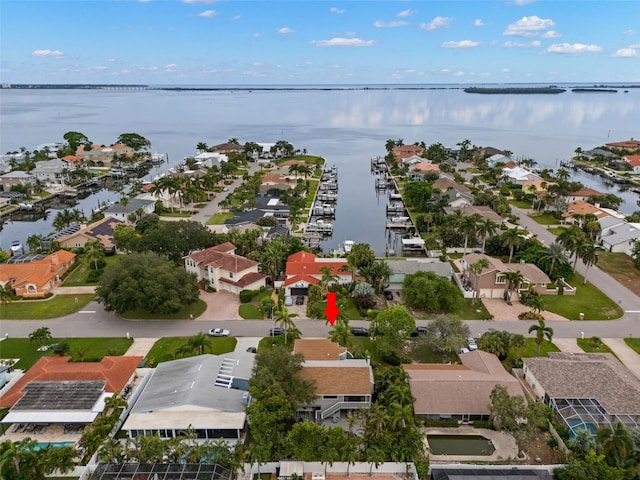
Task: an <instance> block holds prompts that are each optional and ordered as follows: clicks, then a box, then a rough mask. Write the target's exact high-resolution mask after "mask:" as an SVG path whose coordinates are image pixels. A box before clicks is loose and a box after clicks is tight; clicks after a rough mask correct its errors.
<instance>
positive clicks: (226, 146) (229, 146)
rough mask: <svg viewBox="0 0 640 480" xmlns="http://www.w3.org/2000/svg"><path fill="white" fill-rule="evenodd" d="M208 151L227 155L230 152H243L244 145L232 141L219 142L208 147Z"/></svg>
mask: <svg viewBox="0 0 640 480" xmlns="http://www.w3.org/2000/svg"><path fill="white" fill-rule="evenodd" d="M209 151H211V152H218V153H223V154H225V155H229V154H230V153H235V154H241V153H244V145H240V144H238V143H233V142H227V143H219V144H218V145H214V146H213V147H209Z"/></svg>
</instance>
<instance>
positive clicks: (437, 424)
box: [424, 418, 458, 428]
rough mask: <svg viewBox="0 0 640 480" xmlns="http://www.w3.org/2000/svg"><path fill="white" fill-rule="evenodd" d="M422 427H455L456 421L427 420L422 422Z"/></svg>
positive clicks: (450, 419) (445, 419)
mask: <svg viewBox="0 0 640 480" xmlns="http://www.w3.org/2000/svg"><path fill="white" fill-rule="evenodd" d="M424 426H425V427H441V428H447V427H457V426H458V421H457V420H454V419H453V418H438V419H433V418H428V419H426V420H425V421H424Z"/></svg>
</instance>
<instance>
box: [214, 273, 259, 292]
mask: <svg viewBox="0 0 640 480" xmlns="http://www.w3.org/2000/svg"><path fill="white" fill-rule="evenodd" d="M264 278H267V276H266V275H264V274H263V273H259V272H249V273H247V274H246V275H243V276H242V278H240V279H238V280H236V281H233V280H231V279H230V278H226V277H220V281H221V282H224V283H228V284H230V285H235V286H236V287H240V288H244V287H246V286H249V285H252V284H254V283H255V282H257V281H260V280H262V279H264Z"/></svg>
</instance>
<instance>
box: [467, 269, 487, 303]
mask: <svg viewBox="0 0 640 480" xmlns="http://www.w3.org/2000/svg"><path fill="white" fill-rule="evenodd" d="M488 267H489V260H487V259H486V258H481V259H480V260H478V261H477V262H475V263H472V264H471V265H470V266H469V270H471V272H472V273H473V274H474V275H475V276H476V282H475V283H476V288H475V292H476V294H475V296H474V297H473V302H472V303H476V299H477V298H478V297H479V296H480V275H481V274H482V270H484V269H485V268H488Z"/></svg>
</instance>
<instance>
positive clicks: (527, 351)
mask: <svg viewBox="0 0 640 480" xmlns="http://www.w3.org/2000/svg"><path fill="white" fill-rule="evenodd" d="M526 341H527V344H526V346H525V347H524V349H523V350H522V354H521V355H520V356H521V358H529V357H535V356H536V349H537V348H538V346H537V345H536V340H535V338H527V339H526ZM559 351H560V349H559V348H558V347H556V346H555V345H554V344H553V343H550V342H548V341H547V340H545V341H544V342H543V343H542V347H540V356H541V357H548V356H549V352H559Z"/></svg>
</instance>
